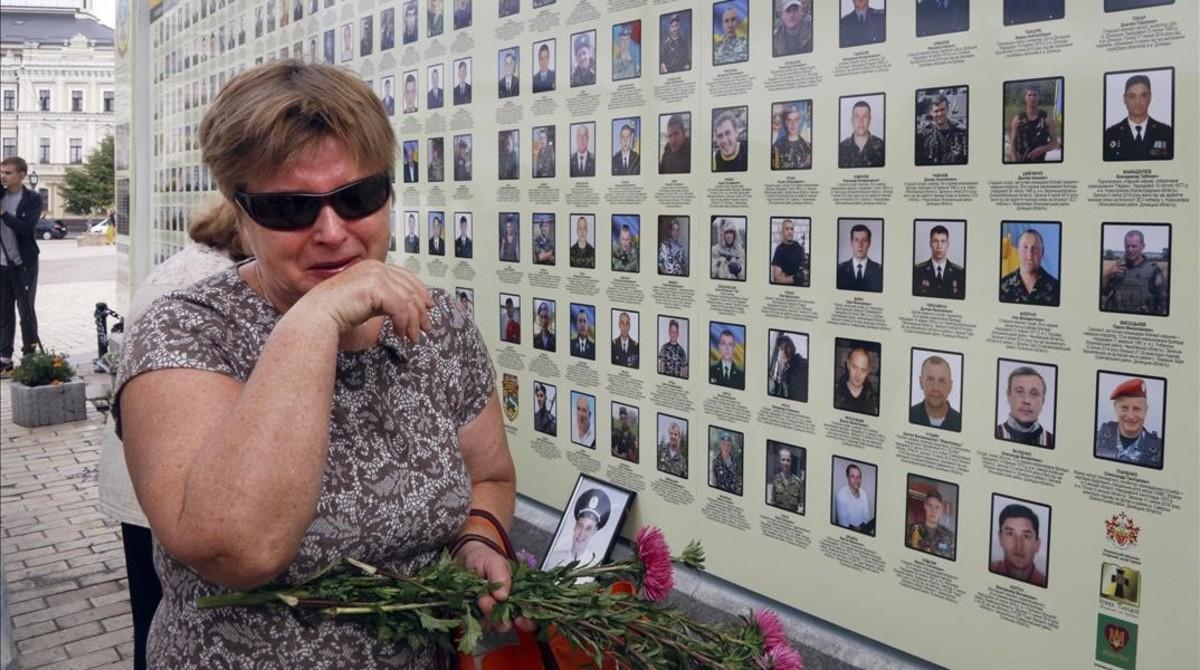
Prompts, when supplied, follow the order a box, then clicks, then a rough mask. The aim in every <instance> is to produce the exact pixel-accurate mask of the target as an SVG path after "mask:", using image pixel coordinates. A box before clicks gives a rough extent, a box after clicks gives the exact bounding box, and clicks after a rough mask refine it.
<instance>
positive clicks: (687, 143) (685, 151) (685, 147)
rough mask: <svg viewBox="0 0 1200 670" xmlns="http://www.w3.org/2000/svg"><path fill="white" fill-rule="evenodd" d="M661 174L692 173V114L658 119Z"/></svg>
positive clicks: (669, 115)
mask: <svg viewBox="0 0 1200 670" xmlns="http://www.w3.org/2000/svg"><path fill="white" fill-rule="evenodd" d="M658 144H659V147H660V151H659V159H658V173H659V174H687V173H689V172H691V171H692V113H691V112H676V113H673V114H660V115H659V117H658Z"/></svg>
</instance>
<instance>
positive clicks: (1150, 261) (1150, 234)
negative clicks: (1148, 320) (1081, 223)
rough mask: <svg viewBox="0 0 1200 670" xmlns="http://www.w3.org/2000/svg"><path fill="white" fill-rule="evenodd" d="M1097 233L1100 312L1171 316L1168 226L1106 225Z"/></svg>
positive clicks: (1169, 235) (1144, 224) (1169, 234)
mask: <svg viewBox="0 0 1200 670" xmlns="http://www.w3.org/2000/svg"><path fill="white" fill-rule="evenodd" d="M1100 230H1101V239H1102V245H1101V260H1100V310H1101V311H1104V312H1120V313H1123V314H1148V315H1151V316H1166V315H1167V314H1168V313H1170V311H1171V301H1170V284H1169V281H1168V279H1169V277H1170V271H1171V267H1170V266H1171V262H1170V260H1169V259H1170V258H1171V226H1170V225H1169V224H1153V223H1140V224H1133V225H1130V224H1120V223H1105V224H1103V225H1101V226H1100Z"/></svg>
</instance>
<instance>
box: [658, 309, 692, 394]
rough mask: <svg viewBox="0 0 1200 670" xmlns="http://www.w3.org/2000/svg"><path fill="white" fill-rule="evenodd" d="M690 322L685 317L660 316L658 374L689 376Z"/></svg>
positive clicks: (680, 377)
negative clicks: (688, 347)
mask: <svg viewBox="0 0 1200 670" xmlns="http://www.w3.org/2000/svg"><path fill="white" fill-rule="evenodd" d="M688 324H689V322H688V320H687V319H685V318H683V317H676V316H666V315H660V316H659V317H658V343H659V344H658V374H660V375H667V376H668V377H677V378H679V379H687V378H688V352H687V346H688ZM664 340H665V342H664Z"/></svg>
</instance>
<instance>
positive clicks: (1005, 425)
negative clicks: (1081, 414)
mask: <svg viewBox="0 0 1200 670" xmlns="http://www.w3.org/2000/svg"><path fill="white" fill-rule="evenodd" d="M996 380H997V386H998V388H997V389H996V430H995V438H996V439H997V440H1005V441H1007V442H1017V443H1019V444H1025V445H1028V446H1031V447H1043V448H1045V449H1053V448H1054V420H1055V415H1056V412H1055V409H1056V403H1057V395H1058V393H1057V391H1058V368H1057V367H1056V366H1054V365H1046V364H1041V363H1029V362H1026V361H1014V360H1008V359H1005V358H1001V359H999V360H998V361H997V362H996Z"/></svg>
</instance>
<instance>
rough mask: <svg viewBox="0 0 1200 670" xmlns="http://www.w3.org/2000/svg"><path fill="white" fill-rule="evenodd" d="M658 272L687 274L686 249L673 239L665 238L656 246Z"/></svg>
mask: <svg viewBox="0 0 1200 670" xmlns="http://www.w3.org/2000/svg"><path fill="white" fill-rule="evenodd" d="M658 272H659V274H664V275H672V276H676V277H684V276H687V273H688V266H687V250H686V249H684V248H683V245H682V244H680V243H679V242H676V241H675V240H673V239H672V240H667V241H666V242H663V243H662V245H661V246H660V247H659V248H658Z"/></svg>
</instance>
